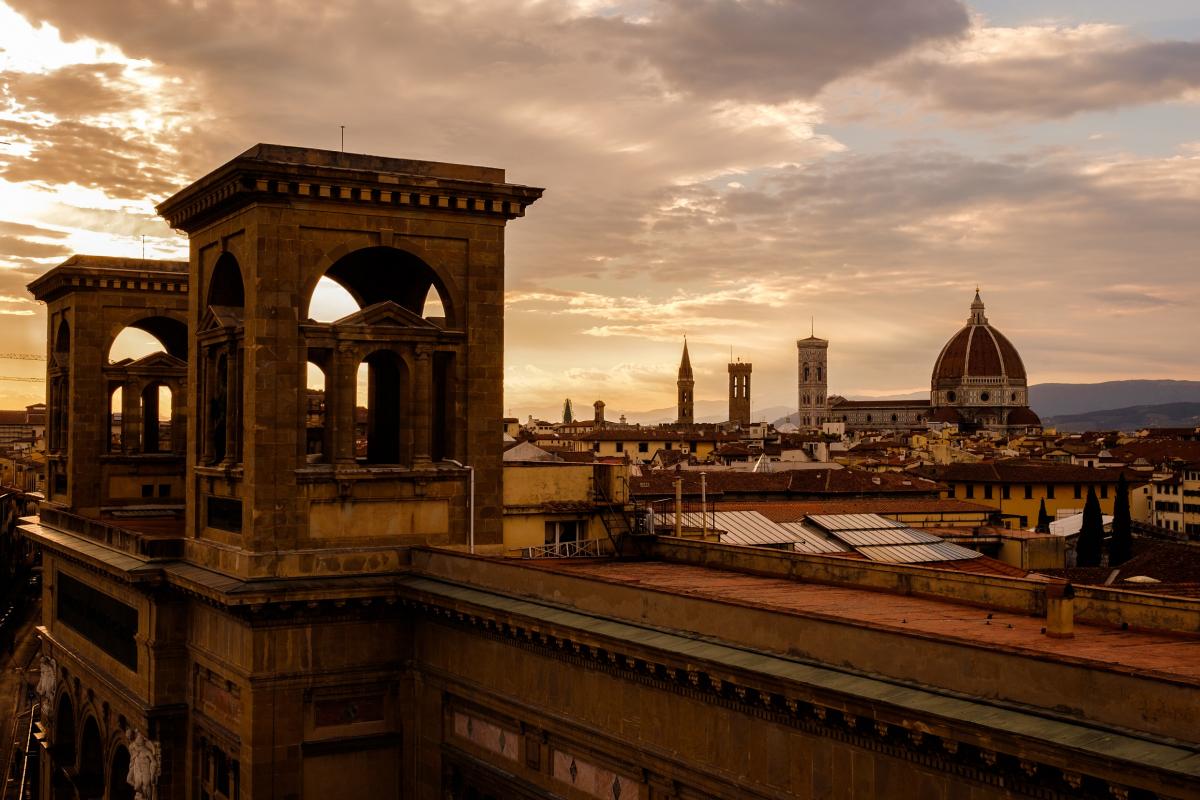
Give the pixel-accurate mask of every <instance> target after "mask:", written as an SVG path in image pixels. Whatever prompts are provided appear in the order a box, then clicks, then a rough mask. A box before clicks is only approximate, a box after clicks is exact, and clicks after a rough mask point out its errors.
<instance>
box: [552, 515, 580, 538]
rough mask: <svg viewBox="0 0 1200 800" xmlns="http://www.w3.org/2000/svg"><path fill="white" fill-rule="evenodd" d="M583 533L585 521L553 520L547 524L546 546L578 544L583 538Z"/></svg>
mask: <svg viewBox="0 0 1200 800" xmlns="http://www.w3.org/2000/svg"><path fill="white" fill-rule="evenodd" d="M583 532H584V522H583V520H579V519H566V520H551V521H549V522H547V523H546V544H562V543H563V542H578V541H579V540H580V539H582V538H583Z"/></svg>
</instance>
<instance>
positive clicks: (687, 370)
mask: <svg viewBox="0 0 1200 800" xmlns="http://www.w3.org/2000/svg"><path fill="white" fill-rule="evenodd" d="M676 386H678V387H679V419H677V420H676V422H678V423H679V424H681V425H691V424H692V423H693V422H695V421H696V419H695V405H694V404H695V400H696V381H695V380H694V379H693V378H692V361H691V359H690V358H688V349H687V339H686V338H685V339H684V340H683V358H682V359H681V360H680V362H679V380H678V381H677V382H676Z"/></svg>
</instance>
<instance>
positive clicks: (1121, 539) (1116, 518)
mask: <svg viewBox="0 0 1200 800" xmlns="http://www.w3.org/2000/svg"><path fill="white" fill-rule="evenodd" d="M1132 557H1133V520H1132V518H1131V517H1130V514H1129V484H1128V483H1126V482H1125V473H1124V472H1122V473H1121V477H1120V478H1118V479H1117V497H1116V499H1115V500H1113V521H1112V539H1110V540H1109V543H1108V565H1109V566H1110V567H1115V566H1119V565H1120V564H1124V563H1125V562H1126V561H1128V560H1129V559H1130V558H1132Z"/></svg>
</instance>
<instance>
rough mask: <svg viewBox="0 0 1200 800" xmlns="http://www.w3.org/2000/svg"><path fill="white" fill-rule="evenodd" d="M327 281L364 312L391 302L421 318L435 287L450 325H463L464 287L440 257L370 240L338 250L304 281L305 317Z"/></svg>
mask: <svg viewBox="0 0 1200 800" xmlns="http://www.w3.org/2000/svg"><path fill="white" fill-rule="evenodd" d="M323 277H327V278H329V279H330V280H332V281H334V282H335V283H337V284H338V285H340V286H341V287H342V288H344V289H345V290H346V291H347V292H348V293H349V294H350V296H351V297H352V298H354V301H355V302H356V303H358V305H359V307H360V308H366V307H367V306H370V305H372V304H374V303H379V302H382V301H384V300H391V301H392V302H394V303H396V304H397V305H399V306H401V307H403V308H405V309H407V310H409V311H411V312H413V313H414V314H417V315H418V316H424V311H425V299H426V297H427V296H428V295H429V293H430V289H433V290H434V292H435V293H436V294H437V296H438V297H439V299H440V300H441V303H442V309H443V312H444V315H445V318H446V323H447V327H449V328H454V329H457V328H460V327H461V315H462V308H463V304H462V295H461V292H460V290H459V288H458V287H457V286H456V285H455V283H454V281H453V279H452V278H451V277H450V276H449V275H447V274H446V273H445V270H443V269H441V268H439V267H438V265H437V264H436V263H435V259H431V258H426V257H425V256H423V255H422V254H420V253H418V252H415V251H414V250H408V249H403V248H400V247H396V246H390V247H386V246H379V245H374V244H372V243H371V242H370V240H368V239H367V238H366V237H360V238H359V239H356V240H355V241H353V242H350V243H347V244H343V245H341V246H339V247H336V248H334V249H333V250H331V251H329V252H328V253H326V254H325V255H324V256H323V257H322V258H321V259H320V260H319V261H318V263H317V269H316V270H315V271H314V274H312V275H310V276H308V279H307V280H306V282H305V287H304V290H305V298H306V302H305V306H304V308H305V312H306V314H307V312H308V310H309V308H310V307H311V305H312V297H313V292H314V291H315V290H316V288H317V282H318V281H320V279H321V278H323Z"/></svg>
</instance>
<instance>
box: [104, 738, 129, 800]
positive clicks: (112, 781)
mask: <svg viewBox="0 0 1200 800" xmlns="http://www.w3.org/2000/svg"><path fill="white" fill-rule="evenodd" d="M128 778H129V748H128V747H126V746H125V743H124V742H123V741H118V742H117V745H116V747H114V748H113V749H112V754H111V756H110V757H109V759H108V800H134V796H133V787H132V786H130V785H129V780H128Z"/></svg>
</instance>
